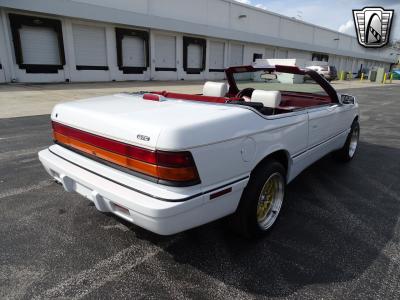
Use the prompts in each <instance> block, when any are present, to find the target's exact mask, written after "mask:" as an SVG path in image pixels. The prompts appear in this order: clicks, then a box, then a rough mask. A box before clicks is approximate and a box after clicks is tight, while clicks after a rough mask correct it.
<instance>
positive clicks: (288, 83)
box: [233, 71, 327, 95]
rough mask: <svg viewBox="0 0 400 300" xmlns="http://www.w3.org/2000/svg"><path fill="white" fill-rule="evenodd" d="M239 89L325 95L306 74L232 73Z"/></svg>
mask: <svg viewBox="0 0 400 300" xmlns="http://www.w3.org/2000/svg"><path fill="white" fill-rule="evenodd" d="M233 77H234V78H235V81H236V84H237V87H238V89H239V90H243V89H245V88H253V89H256V90H264V91H288V92H301V93H313V94H319V95H327V94H326V92H325V91H324V90H323V89H322V87H321V86H320V85H319V84H318V83H316V82H315V81H314V80H313V79H311V78H310V77H309V76H307V75H297V74H290V73H281V72H273V73H272V74H271V73H266V72H264V71H259V72H245V73H234V74H233Z"/></svg>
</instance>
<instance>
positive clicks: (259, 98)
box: [251, 90, 282, 108]
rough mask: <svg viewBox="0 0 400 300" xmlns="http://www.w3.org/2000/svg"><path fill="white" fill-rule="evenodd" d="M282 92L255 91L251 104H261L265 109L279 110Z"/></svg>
mask: <svg viewBox="0 0 400 300" xmlns="http://www.w3.org/2000/svg"><path fill="white" fill-rule="evenodd" d="M281 99H282V98H281V92H279V91H263V90H254V91H253V94H252V95H251V102H261V103H262V104H264V106H265V107H271V108H277V107H278V106H279V105H280V104H281Z"/></svg>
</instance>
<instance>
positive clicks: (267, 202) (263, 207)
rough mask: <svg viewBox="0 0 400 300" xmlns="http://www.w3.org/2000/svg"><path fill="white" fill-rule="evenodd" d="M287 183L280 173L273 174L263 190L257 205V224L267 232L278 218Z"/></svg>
mask: <svg viewBox="0 0 400 300" xmlns="http://www.w3.org/2000/svg"><path fill="white" fill-rule="evenodd" d="M284 186H285V182H284V179H283V176H282V175H281V174H280V173H274V174H272V175H271V176H270V177H269V178H268V180H267V181H266V182H265V183H264V186H263V188H262V189H261V193H260V197H259V198H258V205H257V222H258V225H259V226H260V227H261V229H263V230H267V229H268V228H270V227H271V226H272V225H273V224H274V223H275V220H276V218H277V217H278V214H279V211H280V209H281V206H282V202H283V197H284Z"/></svg>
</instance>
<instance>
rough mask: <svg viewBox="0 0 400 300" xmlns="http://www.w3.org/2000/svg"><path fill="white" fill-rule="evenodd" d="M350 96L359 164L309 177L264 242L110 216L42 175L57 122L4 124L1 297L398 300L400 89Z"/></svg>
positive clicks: (41, 118)
mask: <svg viewBox="0 0 400 300" xmlns="http://www.w3.org/2000/svg"><path fill="white" fill-rule="evenodd" d="M346 91H348V92H349V93H351V94H353V95H355V96H357V97H358V100H359V103H360V107H361V143H360V148H359V152H358V155H357V157H356V159H355V160H354V161H353V162H352V163H351V164H348V165H342V164H338V163H337V162H336V161H335V160H333V159H332V158H331V157H329V156H328V157H326V158H324V159H322V160H321V161H319V162H317V163H316V164H314V165H313V166H312V167H310V168H309V169H307V170H306V171H305V172H303V173H302V174H301V175H300V176H299V177H298V178H296V179H295V180H294V181H293V182H292V183H291V184H290V185H289V189H288V195H287V198H286V204H285V205H286V206H285V208H284V210H283V212H282V217H281V219H280V222H279V224H277V226H276V227H275V228H274V230H273V231H272V232H271V234H270V235H268V236H267V237H266V238H264V239H262V240H259V241H247V240H244V239H242V238H240V237H238V236H236V235H234V234H232V233H231V232H230V231H229V229H228V228H226V226H225V222H224V220H221V221H217V222H214V223H212V224H208V225H206V226H202V227H200V228H196V229H193V230H190V231H187V232H184V233H181V234H178V235H174V236H170V237H161V236H157V235H155V234H152V233H150V232H147V231H145V230H143V229H140V228H139V227H136V226H134V225H131V224H128V223H126V222H124V221H123V220H121V219H119V218H117V217H115V216H112V215H109V214H102V213H100V212H98V211H97V210H96V209H95V207H94V205H93V204H92V203H91V202H89V201H88V200H86V199H84V198H83V197H81V196H79V195H76V194H69V193H66V192H64V190H63V189H62V187H61V186H59V185H56V184H54V183H53V182H52V181H51V180H50V178H49V176H48V175H47V173H45V171H44V169H43V168H42V167H41V164H40V162H39V161H38V159H37V152H38V151H39V150H41V149H44V148H46V147H47V146H48V145H50V144H51V143H52V141H51V133H50V126H49V125H50V124H49V116H48V115H38V116H27V117H19V118H3V119H0V224H1V225H0V241H1V242H0V298H1V299H5V298H10V299H32V298H38V299H46V298H63V299H65V298H67V299H69V298H76V299H78V298H118V299H137V298H146V299H148V298H152V299H165V298H177V299H185V298H196V299H213V300H214V299H226V298H229V299H235V298H236V299H238V298H240V299H253V298H288V299H299V298H306V299H322V298H323V299H344V298H346V299H366V298H375V299H399V298H400V125H399V123H400V86H399V85H387V86H384V87H365V88H356V89H350V90H346ZM43 93H45V91H44V92H43ZM73 96H74V97H73V98H77V97H78V96H79V94H74V95H73ZM25 97H28V96H27V95H25ZM9 107H11V106H9ZM45 109H47V106H45V108H43V110H45Z"/></svg>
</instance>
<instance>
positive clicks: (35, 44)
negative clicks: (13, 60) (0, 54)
mask: <svg viewBox="0 0 400 300" xmlns="http://www.w3.org/2000/svg"><path fill="white" fill-rule="evenodd" d="M19 34H20V37H21V48H22V59H23V63H24V64H31V65H59V64H61V62H60V51H59V47H58V39H57V34H56V32H55V31H54V30H53V29H51V28H46V27H30V26H22V27H21V29H20V30H19Z"/></svg>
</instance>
